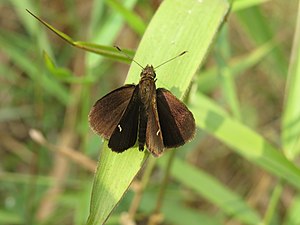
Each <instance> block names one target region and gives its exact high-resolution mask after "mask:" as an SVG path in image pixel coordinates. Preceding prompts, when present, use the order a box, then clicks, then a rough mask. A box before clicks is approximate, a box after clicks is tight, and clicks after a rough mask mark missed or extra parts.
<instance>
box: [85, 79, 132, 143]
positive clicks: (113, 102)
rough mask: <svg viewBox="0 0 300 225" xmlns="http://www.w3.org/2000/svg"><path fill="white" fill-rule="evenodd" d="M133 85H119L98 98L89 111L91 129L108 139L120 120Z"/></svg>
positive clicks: (130, 95)
mask: <svg viewBox="0 0 300 225" xmlns="http://www.w3.org/2000/svg"><path fill="white" fill-rule="evenodd" d="M134 89H135V85H125V86H123V87H120V88H118V89H116V90H114V91H112V92H110V93H108V94H107V95H105V96H104V97H102V98H101V99H99V100H98V101H97V102H96V103H95V104H94V106H93V108H92V109H91V111H90V113H89V123H90V127H91V128H92V130H93V131H94V132H95V133H97V134H99V135H100V136H102V137H104V138H105V139H109V138H110V136H111V135H112V133H113V131H114V130H115V128H116V126H117V125H118V123H119V121H120V120H121V116H122V114H123V113H124V111H125V109H126V107H127V106H128V104H129V101H130V99H131V97H132V95H133V92H134Z"/></svg>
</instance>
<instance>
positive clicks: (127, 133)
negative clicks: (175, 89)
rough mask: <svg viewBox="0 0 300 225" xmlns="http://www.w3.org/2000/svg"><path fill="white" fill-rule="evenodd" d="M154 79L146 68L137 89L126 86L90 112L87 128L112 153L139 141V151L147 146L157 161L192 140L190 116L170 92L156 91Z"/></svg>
mask: <svg viewBox="0 0 300 225" xmlns="http://www.w3.org/2000/svg"><path fill="white" fill-rule="evenodd" d="M117 49H118V50H119V51H121V49H120V48H118V47H117ZM185 53H186V51H185V52H182V53H181V54H179V55H178V56H176V57H174V58H172V59H170V60H168V61H166V62H169V61H171V60H173V59H175V58H177V57H179V56H181V55H183V54H185ZM133 61H134V60H133ZM134 62H135V61H134ZM166 62H164V63H162V64H161V65H163V64H165V63H166ZM136 63H137V62H136ZM137 64H138V65H139V66H141V65H140V64H139V63H137ZM161 65H159V66H161ZM159 66H157V67H156V68H158V67H159ZM141 67H142V66H141ZM142 68H143V67H142ZM155 77H156V74H155V70H154V68H153V66H152V65H147V66H146V67H145V68H143V70H142V72H141V79H140V82H139V84H138V85H125V86H122V87H120V88H118V89H116V90H114V91H112V92H110V93H108V94H107V95H105V96H104V97H102V98H101V99H99V100H98V101H97V102H96V103H95V105H94V106H93V108H92V109H91V111H90V113H89V123H90V126H91V128H92V129H93V130H94V131H95V132H96V133H97V134H99V135H100V136H101V137H103V138H105V139H108V140H109V142H108V147H109V148H111V150H112V151H114V152H118V153H121V152H124V151H125V150H127V149H129V148H131V147H133V146H134V145H135V143H136V140H137V139H138V144H139V150H140V151H143V150H144V146H145V145H146V147H147V149H148V150H149V151H150V152H151V153H152V154H153V156H155V157H158V156H160V155H161V154H162V153H163V151H164V149H165V148H174V147H178V146H181V145H183V144H184V143H186V142H187V141H189V140H191V139H192V138H193V136H194V134H195V120H194V117H193V114H192V113H191V112H190V111H189V110H188V108H187V107H186V106H185V105H184V103H182V102H181V101H180V100H179V99H177V98H176V97H175V96H174V95H173V94H172V93H171V92H170V91H168V90H166V89H164V88H158V89H156V86H155V81H156V79H155Z"/></svg>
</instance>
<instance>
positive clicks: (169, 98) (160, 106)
mask: <svg viewBox="0 0 300 225" xmlns="http://www.w3.org/2000/svg"><path fill="white" fill-rule="evenodd" d="M156 99H157V111H158V116H159V122H160V127H161V130H162V136H163V143H164V146H165V147H166V148H172V147H178V146H181V145H183V144H184V143H185V142H187V141H189V140H191V139H192V138H193V136H194V134H195V120H194V117H193V114H192V113H191V112H190V111H189V110H188V108H187V107H186V106H185V105H184V104H183V103H182V102H181V101H180V100H179V99H177V98H176V97H175V96H174V95H173V94H172V93H171V92H170V91H168V90H166V89H164V88H158V89H157V90H156Z"/></svg>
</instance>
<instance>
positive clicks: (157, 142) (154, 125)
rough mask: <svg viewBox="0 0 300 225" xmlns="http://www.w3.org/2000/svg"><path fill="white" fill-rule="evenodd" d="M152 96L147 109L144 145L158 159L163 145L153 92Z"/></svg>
mask: <svg viewBox="0 0 300 225" xmlns="http://www.w3.org/2000/svg"><path fill="white" fill-rule="evenodd" d="M154 91H155V90H154ZM153 95H154V96H153V98H152V102H151V104H150V108H149V109H148V122H147V132H146V145H147V148H148V150H149V151H150V152H151V153H152V154H153V155H154V156H156V157H158V156H160V155H161V154H162V153H163V150H164V143H163V136H162V130H161V127H160V123H159V116H158V112H157V104H156V93H155V92H154V93H153Z"/></svg>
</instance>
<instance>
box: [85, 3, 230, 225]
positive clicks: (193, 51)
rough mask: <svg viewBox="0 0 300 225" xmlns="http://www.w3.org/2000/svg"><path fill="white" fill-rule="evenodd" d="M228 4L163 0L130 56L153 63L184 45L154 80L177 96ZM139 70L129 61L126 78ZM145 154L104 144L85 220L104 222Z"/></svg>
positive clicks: (136, 77) (135, 78) (134, 79)
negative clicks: (132, 54) (183, 52)
mask: <svg viewBox="0 0 300 225" xmlns="http://www.w3.org/2000/svg"><path fill="white" fill-rule="evenodd" d="M228 7H229V6H228V4H227V3H226V1H223V0H211V1H194V0H186V1H173V0H166V1H164V2H163V3H162V4H161V6H160V8H159V9H158V11H157V13H156V14H155V16H154V18H153V19H152V21H151V23H150V25H149V26H148V28H147V30H146V33H145V35H144V36H143V39H142V41H141V43H140V45H139V48H138V50H137V52H136V56H135V60H136V61H138V62H139V63H140V64H142V65H146V64H148V63H151V64H153V65H158V64H160V63H162V62H164V61H165V60H167V59H169V58H171V57H173V56H175V55H178V54H179V53H180V52H182V51H183V50H187V51H188V52H189V53H188V54H186V56H184V57H182V58H180V59H177V60H176V61H174V62H172V63H169V64H166V65H164V66H163V67H160V68H159V70H158V71H157V86H164V87H166V88H168V89H170V90H171V91H172V92H173V93H174V94H175V95H177V96H178V97H182V96H183V95H184V93H185V91H186V90H187V88H188V86H189V84H190V82H191V79H192V77H193V75H194V73H195V72H196V70H197V68H198V66H199V64H200V62H201V61H202V60H203V58H204V56H205V55H206V52H207V50H208V48H209V46H210V44H211V43H212V40H213V37H214V35H215V34H216V32H217V31H218V30H219V27H220V25H221V23H222V21H223V19H224V16H225V15H226V13H227V11H228ZM204 31H205V32H204ZM195 59H197V60H195ZM140 72H141V71H140V68H139V67H138V66H136V65H135V64H132V66H131V67H130V71H129V74H128V77H127V83H137V82H138V80H139V74H140ZM105 146H106V144H105ZM146 155H147V153H141V152H138V150H137V149H130V150H128V151H126V152H125V153H123V154H121V155H120V154H116V153H113V152H112V151H111V150H110V149H108V148H107V147H105V148H104V151H103V152H102V154H101V157H100V160H99V166H98V169H97V172H96V175H95V180H94V186H93V193H92V201H91V208H90V215H89V219H88V222H87V224H88V225H91V224H103V223H104V221H105V220H106V219H107V217H108V216H109V214H110V213H111V211H112V210H113V208H114V207H115V206H116V204H117V203H118V202H119V201H120V199H121V197H122V195H123V194H124V192H125V191H126V190H127V188H128V186H129V184H130V182H131V181H132V179H133V178H134V176H135V175H136V173H137V172H138V171H139V169H140V167H141V166H142V164H143V162H144V160H145V157H146ZM151 157H152V156H151Z"/></svg>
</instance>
